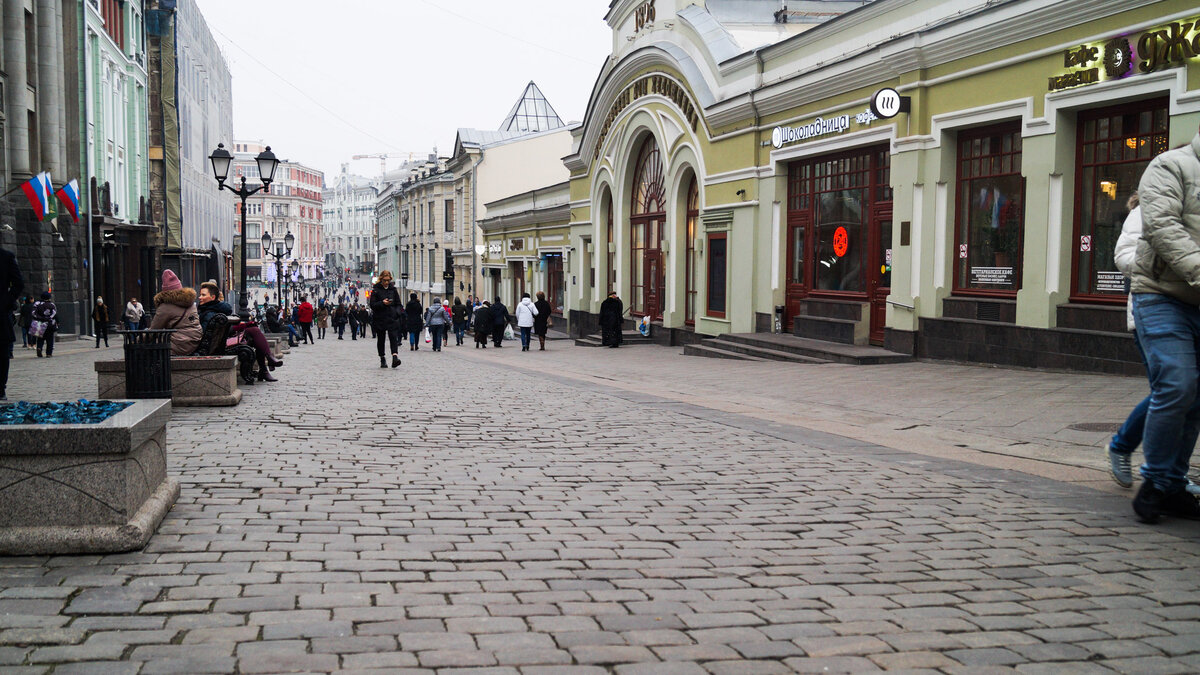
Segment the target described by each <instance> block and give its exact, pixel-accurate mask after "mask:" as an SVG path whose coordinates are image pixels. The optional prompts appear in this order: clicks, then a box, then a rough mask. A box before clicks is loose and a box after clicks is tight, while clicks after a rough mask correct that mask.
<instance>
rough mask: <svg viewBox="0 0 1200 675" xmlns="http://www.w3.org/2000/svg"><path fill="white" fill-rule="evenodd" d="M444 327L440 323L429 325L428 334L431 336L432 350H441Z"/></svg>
mask: <svg viewBox="0 0 1200 675" xmlns="http://www.w3.org/2000/svg"><path fill="white" fill-rule="evenodd" d="M445 328H446V327H445V326H442V325H437V326H430V327H429V334H430V335H431V336H433V351H435V352H440V351H442V334H443V332H444V329H445Z"/></svg>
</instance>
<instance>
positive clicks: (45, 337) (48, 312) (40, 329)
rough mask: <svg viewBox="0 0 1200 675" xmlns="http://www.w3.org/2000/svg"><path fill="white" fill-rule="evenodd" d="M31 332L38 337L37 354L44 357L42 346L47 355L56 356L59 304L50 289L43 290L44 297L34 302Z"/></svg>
mask: <svg viewBox="0 0 1200 675" xmlns="http://www.w3.org/2000/svg"><path fill="white" fill-rule="evenodd" d="M29 332H30V334H32V335H34V336H36V337H37V355H38V358H41V357H42V348H43V347H44V348H45V351H46V356H47V357H50V356H54V334H55V333H57V332H58V306H57V305H55V304H54V301H53V300H51V299H50V291H42V299H41V300H39V301H38V302H35V303H33V321H32V322H31V323H30V327H29Z"/></svg>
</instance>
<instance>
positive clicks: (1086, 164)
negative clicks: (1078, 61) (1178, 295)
mask: <svg viewBox="0 0 1200 675" xmlns="http://www.w3.org/2000/svg"><path fill="white" fill-rule="evenodd" d="M1169 105H1170V101H1169V100H1168V99H1166V98H1154V99H1146V100H1144V101H1133V102H1129V103H1122V104H1120V105H1115V106H1108V107H1105V108H1097V109H1094V110H1085V111H1081V112H1080V113H1079V115H1078V118H1077V119H1076V136H1075V216H1074V223H1073V225H1074V227H1073V229H1072V231H1071V232H1072V236H1071V296H1070V299H1071V300H1073V301H1079V302H1086V303H1091V304H1106V305H1124V304H1125V303H1126V300H1127V297H1128V296H1127V295H1126V294H1125V293H1092V292H1089V291H1083V290H1080V283H1079V266H1080V264H1081V260H1080V258H1081V256H1080V253H1081V251H1080V250H1079V249H1080V238H1081V237H1082V236H1083V212H1084V200H1085V199H1088V198H1089V195H1085V194H1084V192H1083V191H1084V184H1083V182H1084V172H1085V169H1087V168H1093V169H1097V168H1099V167H1104V166H1113V165H1118V164H1136V163H1138V162H1145V163H1147V164H1148V163H1149V162H1150V160H1152V159H1153V158H1154V157H1156V156H1158V155H1159V154H1160V153H1162V152H1164V151H1166V150H1167V149H1168V148H1169V147H1170V137H1169V135H1170V108H1169ZM1143 112H1150V113H1152V114H1153V113H1155V112H1159V113H1161V114H1162V119H1163V120H1165V121H1166V128H1165V129H1163V130H1161V131H1159V132H1156V131H1155V130H1154V124H1153V122H1151V129H1150V131H1149V132H1147V133H1136V132H1135V133H1132V134H1125V133H1121V134H1117V135H1112V131H1111V128H1112V127H1111V123H1110V126H1109V134H1110V135H1109V136H1106V137H1104V138H1100V137H1099V133H1100V126H1101V125H1100V124H1099V122H1100V120H1102V119H1105V118H1113V117H1125V116H1131V115H1140V114H1141V113H1143ZM1089 122H1096V123H1097V124H1096V134H1097V135H1096V137H1095V138H1093V139H1090V140H1089V139H1088V138H1087V135H1088V134H1087V133H1086V132H1087V125H1088V123H1089ZM1128 140H1133V141H1134V144H1135V146H1136V145H1137V144H1138V141H1139V140H1140V141H1144V142H1145V143H1147V146H1146V147H1149V155H1148V156H1147V155H1145V154H1142V155H1141V156H1134V157H1132V158H1127V157H1126V156H1125V155H1127V154H1129V153H1127V152H1126V151H1125V150H1124V149H1123V150H1122V157H1121V159H1118V160H1113V159H1112V154H1111V152H1109V150H1111V149H1113V148H1114V144H1116V143H1117V142H1126V141H1128ZM1104 143H1108V147H1107V148H1104V151H1105V152H1107V154H1106V157H1105V160H1104V161H1098V160H1097V159H1096V157H1097V155H1098V154H1099V152H1100V151H1101V147H1102V145H1101V144H1104ZM1088 146H1091V148H1090V149H1091V150H1092V153H1091V157H1092V159H1091V161H1088V154H1089V153H1088V152H1087V150H1088V149H1089V147H1088ZM1135 150H1136V148H1135ZM1134 154H1135V155H1137V154H1141V153H1136V152H1135V153H1134ZM1133 187H1134V189H1136V187H1137V186H1136V185H1134V186H1133ZM1122 201H1123V200H1122ZM1092 212H1093V213H1094V212H1095V206H1094V205H1093V207H1092ZM1092 234H1093V239H1094V235H1095V233H1094V232H1093V233H1092ZM1117 234H1120V232H1119V231H1118V233H1117ZM1115 241H1116V240H1115V238H1114V244H1115ZM1092 251H1093V252H1097V249H1096V247H1095V241H1093V248H1092ZM1094 260H1095V257H1094V256H1093V257H1092V258H1091V261H1094ZM1089 268H1090V271H1091V274H1089V278H1091V277H1092V275H1094V273H1095V265H1094V264H1089Z"/></svg>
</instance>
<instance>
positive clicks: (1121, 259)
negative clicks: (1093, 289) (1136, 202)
mask: <svg viewBox="0 0 1200 675" xmlns="http://www.w3.org/2000/svg"><path fill="white" fill-rule="evenodd" d="M1141 238H1142V207H1141V206H1135V207H1133V210H1132V211H1130V212H1129V215H1128V216H1125V223H1124V224H1122V225H1121V236H1119V237H1117V245H1116V248H1115V250H1114V251H1113V262H1115V263H1116V264H1117V269H1118V270H1120V271H1121V274H1124V275H1125V278H1126V279H1128V278H1129V277H1130V276H1131V275H1132V274H1133V263H1134V258H1135V257H1136V255H1137V243H1138V240H1139V239H1141ZM1125 327H1126V328H1128V329H1129V330H1133V328H1134V325H1133V298H1132V297H1131V298H1129V300H1128V301H1127V302H1126V303H1125Z"/></svg>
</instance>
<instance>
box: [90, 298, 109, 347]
mask: <svg viewBox="0 0 1200 675" xmlns="http://www.w3.org/2000/svg"><path fill="white" fill-rule="evenodd" d="M92 321H93V322H95V325H96V349H99V348H100V338H104V346H105V347H107V346H108V305H106V304H104V298H102V297H100V296H96V306H95V307H94V308H93V309H92Z"/></svg>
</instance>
